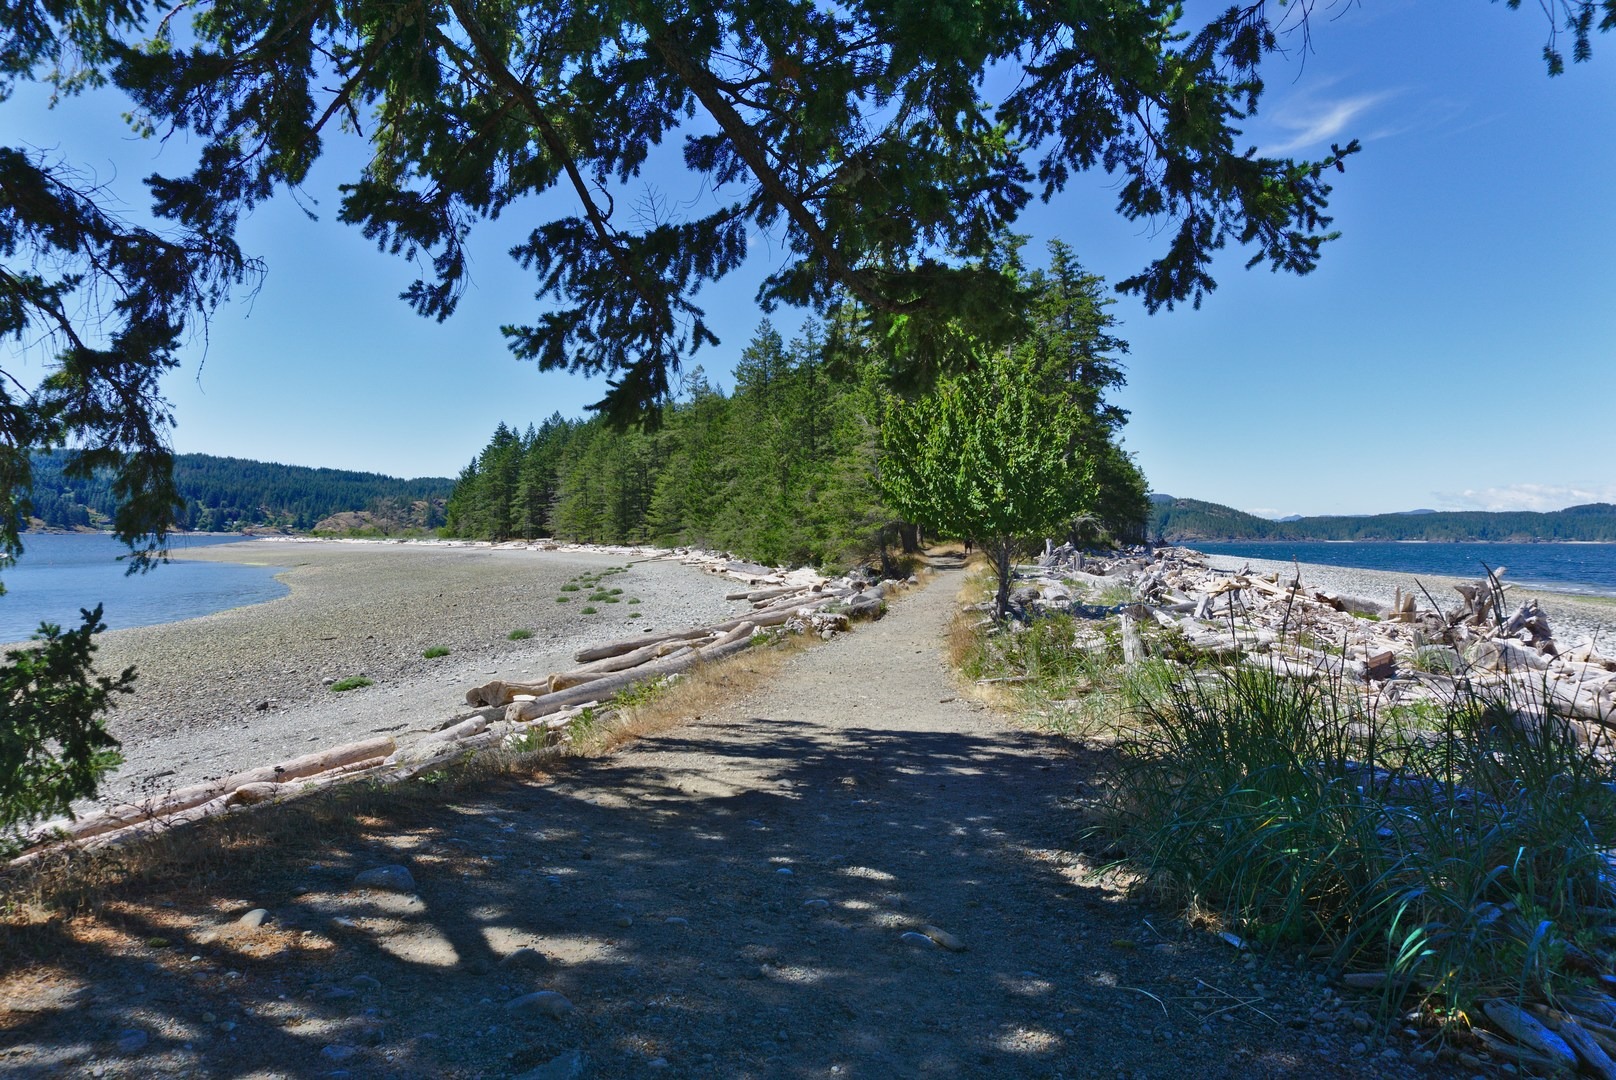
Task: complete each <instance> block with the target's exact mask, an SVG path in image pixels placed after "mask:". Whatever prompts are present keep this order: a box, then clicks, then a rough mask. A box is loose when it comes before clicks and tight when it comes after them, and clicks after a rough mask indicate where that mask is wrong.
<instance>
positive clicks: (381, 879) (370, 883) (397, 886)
mask: <svg viewBox="0 0 1616 1080" xmlns="http://www.w3.org/2000/svg"><path fill="white" fill-rule="evenodd" d="M354 884H355V885H358V886H359V887H360V888H362V889H382V890H384V891H386V892H397V893H412V892H414V891H415V877H414V876H413V875H412V874H411V873H410V869H409V867H407V866H397V865H394V866H375V867H372V868H371V869H369V870H366V871H364V872H363V873H361V874H359V875H358V876H357V877H355V878H354Z"/></svg>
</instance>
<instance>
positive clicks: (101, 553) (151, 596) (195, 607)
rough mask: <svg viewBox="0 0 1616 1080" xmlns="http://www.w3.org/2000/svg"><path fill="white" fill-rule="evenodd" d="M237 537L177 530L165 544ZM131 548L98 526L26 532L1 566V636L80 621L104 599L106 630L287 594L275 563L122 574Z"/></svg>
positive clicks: (178, 564)
mask: <svg viewBox="0 0 1616 1080" xmlns="http://www.w3.org/2000/svg"><path fill="white" fill-rule="evenodd" d="M240 539H241V537H239V536H196V535H185V536H180V535H175V536H171V537H170V538H169V547H170V548H171V549H172V550H175V551H179V550H183V549H184V548H187V547H203V546H210V545H213V544H226V543H231V542H233V541H237V540H240ZM128 554H129V549H128V548H127V547H125V546H124V545H123V544H121V543H119V542H118V541H117V540H115V539H113V538H112V537H111V536H107V535H103V534H98V533H65V534H54V533H29V534H27V535H25V536H24V537H23V554H22V557H21V558H19V559H18V560H17V562H16V563H15V564H14V565H13V566H11V567H10V568H9V569H7V570H5V571H3V572H0V582H4V584H5V589H6V591H5V595H4V596H0V642H15V641H24V640H26V639H27V638H28V637H30V636H31V635H32V634H33V633H34V632H35V631H36V630H38V629H39V624H40V623H41V622H51V623H55V624H57V625H58V626H61V627H62V628H63V629H74V628H76V627H77V626H79V625H80V621H81V620H80V616H79V610H80V609H81V608H93V607H95V605H96V604H101V605H102V606H103V611H102V616H101V617H102V620H103V621H104V622H105V623H106V625H107V627H108V629H112V630H119V629H123V628H125V627H130V626H149V625H151V624H153V623H164V622H176V621H178V620H180V619H194V618H196V617H197V616H199V615H208V614H211V613H213V612H215V611H223V610H225V609H226V608H233V607H241V606H242V605H245V604H257V603H262V602H263V601H265V600H273V599H275V598H276V597H279V596H285V595H286V593H287V591H288V590H287V587H286V586H285V585H284V584H282V583H281V582H279V581H276V580H275V575H276V574H277V573H279V572H280V570H281V568H280V567H275V566H242V565H240V564H237V563H214V562H190V561H187V560H178V559H177V560H175V561H173V562H169V563H164V564H162V565H160V566H157V567H155V568H154V569H152V570H151V571H149V572H147V573H144V574H142V573H136V574H132V575H131V574H127V573H126V571H127V569H128V567H129V563H128V561H127V560H126V561H122V562H120V561H119V556H120V555H128Z"/></svg>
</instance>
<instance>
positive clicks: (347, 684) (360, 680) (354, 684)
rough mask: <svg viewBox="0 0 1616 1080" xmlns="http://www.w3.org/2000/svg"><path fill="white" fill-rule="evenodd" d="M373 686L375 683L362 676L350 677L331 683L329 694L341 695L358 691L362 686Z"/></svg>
mask: <svg viewBox="0 0 1616 1080" xmlns="http://www.w3.org/2000/svg"><path fill="white" fill-rule="evenodd" d="M375 685H376V683H375V681H374V680H372V679H367V678H365V677H364V676H363V675H350V676H348V677H347V678H346V679H338V680H337V681H336V682H334V683H332V684H331V692H332V693H334V694H341V693H346V692H347V691H349V690H358V689H359V688H361V687H364V686H375Z"/></svg>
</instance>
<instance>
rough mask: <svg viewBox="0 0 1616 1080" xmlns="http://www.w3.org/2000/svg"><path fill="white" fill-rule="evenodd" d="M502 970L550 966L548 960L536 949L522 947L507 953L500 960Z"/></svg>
mask: <svg viewBox="0 0 1616 1080" xmlns="http://www.w3.org/2000/svg"><path fill="white" fill-rule="evenodd" d="M499 966H500V967H502V968H542V967H549V966H550V958H549V957H547V956H545V955H544V954H543V953H541V952H540V951H539V950H537V949H533V948H527V947H525V946H524V947H523V948H520V949H517V950H516V951H515V952H511V953H507V954H506V955H505V957H504V958H503V959H502V960H500V962H499Z"/></svg>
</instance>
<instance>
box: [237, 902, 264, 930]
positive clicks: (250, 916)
mask: <svg viewBox="0 0 1616 1080" xmlns="http://www.w3.org/2000/svg"><path fill="white" fill-rule="evenodd" d="M268 919H269V910H268V909H267V908H261V907H255V908H253V909H252V910H251V911H249V912H247V914H245V915H243V916H242V917H241V918H239V919H237V920H236V922H237V923H239V924H240V925H242V926H245V927H247V928H248V929H250V930H256V929H258V928H259V927H260V926H263V925H264V923H265V922H267V921H268Z"/></svg>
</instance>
